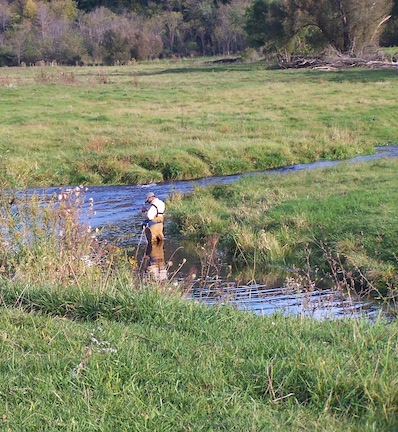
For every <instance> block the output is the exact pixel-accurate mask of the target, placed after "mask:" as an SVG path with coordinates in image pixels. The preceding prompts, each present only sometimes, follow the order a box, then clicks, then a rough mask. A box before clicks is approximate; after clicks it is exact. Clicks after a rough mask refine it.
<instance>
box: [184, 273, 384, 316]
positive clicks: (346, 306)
mask: <svg viewBox="0 0 398 432" xmlns="http://www.w3.org/2000/svg"><path fill="white" fill-rule="evenodd" d="M216 283H219V281H215V280H213V281H209V286H211V288H200V287H199V286H196V287H195V286H193V289H192V291H191V292H190V295H189V296H188V297H189V298H190V299H192V300H197V301H199V302H202V303H205V304H209V305H214V304H220V303H228V304H230V305H233V306H235V307H236V308H237V309H240V310H247V311H251V312H254V313H256V314H258V315H272V314H274V313H275V312H280V313H285V314H287V313H288V314H294V315H299V316H306V317H312V318H315V319H318V320H324V319H338V318H348V317H350V318H353V317H360V316H365V317H367V318H368V319H375V318H376V317H378V316H379V315H380V314H382V313H383V314H384V315H385V316H387V315H386V314H385V312H387V311H383V308H382V306H381V305H380V304H377V303H376V302H371V301H367V300H364V299H361V298H360V297H359V296H357V295H352V294H351V295H349V294H348V293H343V292H341V291H335V290H331V289H322V290H320V289H317V288H314V289H312V290H308V289H304V288H302V287H298V286H297V287H292V286H289V285H286V284H281V286H279V287H273V288H270V287H268V286H267V285H261V284H252V285H246V286H245V285H239V286H238V285H236V284H235V283H230V284H224V285H223V286H222V287H219V288H214V284H216Z"/></svg>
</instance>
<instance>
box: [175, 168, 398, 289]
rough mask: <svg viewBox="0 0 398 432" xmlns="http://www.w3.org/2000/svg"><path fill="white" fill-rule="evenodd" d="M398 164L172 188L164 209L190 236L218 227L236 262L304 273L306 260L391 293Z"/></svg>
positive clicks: (325, 272) (397, 237)
mask: <svg viewBox="0 0 398 432" xmlns="http://www.w3.org/2000/svg"><path fill="white" fill-rule="evenodd" d="M397 165H398V162H397V161H396V160H391V161H378V162H372V163H364V164H354V165H352V164H343V165H341V166H336V167H333V168H326V169H322V170H317V171H309V172H298V173H289V174H286V175H283V176H280V175H278V176H273V175H271V174H270V175H263V176H255V177H247V178H244V179H242V180H241V181H240V182H238V183H237V184H233V185H222V186H220V185H217V186H212V187H210V188H207V189H200V188H198V189H197V190H195V192H194V193H193V194H191V195H190V196H187V197H182V196H179V195H178V194H176V195H175V196H174V197H173V198H172V199H171V200H170V202H169V211H170V212H171V213H172V214H173V221H174V224H175V229H176V230H178V231H181V232H183V233H184V235H185V236H186V237H188V238H191V239H195V240H198V239H204V238H206V237H207V236H211V235H214V234H215V233H217V235H218V236H219V238H220V246H221V248H224V249H226V250H227V251H228V253H229V256H230V257H235V259H236V263H237V265H238V266H239V265H241V264H242V263H245V264H249V266H252V265H253V264H254V263H256V265H257V266H258V267H259V268H263V269H264V268H267V267H270V266H271V267H272V266H280V267H282V268H286V267H290V268H292V267H293V268H296V269H297V270H298V271H299V270H301V271H305V272H308V266H309V267H310V268H311V271H312V272H313V273H314V275H315V272H316V271H317V269H318V270H319V269H321V270H322V271H321V272H319V274H321V275H323V277H325V276H327V277H330V278H332V279H333V282H334V283H337V282H338V280H339V278H344V277H345V280H346V281H347V280H348V279H350V278H351V279H352V280H353V285H356V286H357V285H361V286H362V288H364V287H365V285H366V286H367V287H369V286H371V287H373V288H374V289H375V292H376V293H378V291H379V290H381V291H382V292H383V295H384V296H387V297H394V296H396V292H397V291H396V290H397V256H396V248H395V245H396V243H397V241H398V232H397V229H396V221H395V215H396V214H397V211H398V208H397V204H396V203H397V202H398V201H397V200H398V196H397V190H398V189H397V187H398V184H397V178H396V170H397ZM314 277H315V276H314ZM366 289H367V288H366ZM378 294H379V293H378Z"/></svg>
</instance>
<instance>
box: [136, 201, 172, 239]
mask: <svg viewBox="0 0 398 432" xmlns="http://www.w3.org/2000/svg"><path fill="white" fill-rule="evenodd" d="M145 203H146V204H149V209H147V208H146V206H145V205H143V206H142V209H141V210H142V212H143V213H144V212H146V217H147V218H146V220H145V221H144V222H143V224H142V226H143V228H144V229H145V237H146V240H147V243H148V245H152V243H153V242H156V243H157V244H159V243H160V242H162V241H163V240H164V234H163V215H164V211H165V207H166V206H165V203H164V202H163V201H162V200H161V199H159V198H157V197H156V196H155V194H154V193H153V192H149V193H148V195H147V196H146V201H145Z"/></svg>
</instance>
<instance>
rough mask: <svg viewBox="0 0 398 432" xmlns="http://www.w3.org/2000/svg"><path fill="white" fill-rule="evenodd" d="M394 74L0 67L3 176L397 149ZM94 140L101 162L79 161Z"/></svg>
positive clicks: (187, 170)
mask: <svg viewBox="0 0 398 432" xmlns="http://www.w3.org/2000/svg"><path fill="white" fill-rule="evenodd" d="M393 72H394V71H389V70H385V71H377V70H347V71H340V72H321V71H298V70H297V71H269V70H265V68H264V66H263V65H261V64H260V63H257V64H247V65H244V64H243V65H214V64H209V63H206V62H205V61H201V60H193V61H181V62H175V63H172V62H153V64H152V63H144V64H137V65H133V66H125V67H119V68H115V67H109V68H108V67H107V68H90V67H84V68H61V67H57V68H48V69H38V68H1V69H0V81H1V82H2V83H3V85H2V86H1V87H0V96H1V98H2V101H4V104H2V106H1V107H0V115H1V117H2V125H1V133H2V137H3V139H2V146H1V149H0V151H1V154H2V157H3V158H7V165H8V168H7V170H8V172H9V174H10V176H15V177H17V168H16V166H17V165H18V164H19V163H22V165H23V166H25V167H26V170H25V172H24V177H23V179H22V178H21V176H19V178H20V179H19V183H20V186H25V185H30V186H34V185H60V184H78V183H81V182H83V183H86V184H99V183H104V184H109V183H113V184H115V183H129V182H136V183H146V182H150V181H154V180H155V179H156V181H159V180H168V179H187V178H194V177H204V176H208V175H217V174H232V173H237V172H242V171H250V170H262V169H266V168H270V167H275V166H281V165H284V164H293V163H296V162H303V161H309V160H315V159H319V158H324V157H328V158H345V157H349V156H352V155H355V154H364V153H369V152H371V151H373V147H374V146H375V145H377V144H387V143H392V142H394V140H395V139H396V136H397V126H396V122H395V121H394V119H395V114H396V113H395V111H396V110H395V107H396V99H397V96H398V95H397V94H396V91H395V90H394V89H395V88H396V87H397V86H396V80H397V76H396V74H395V73H393ZM72 74H73V79H71V78H70V77H71V76H72ZM99 140H101V141H103V142H105V143H106V148H104V150H106V153H105V152H104V153H102V152H101V151H97V150H94V151H93V152H92V153H91V154H90V152H88V151H87V148H90V143H92V142H95V141H99ZM192 147H194V148H195V149H197V150H198V151H197V152H192V151H189V148H192ZM26 149H29V152H28V153H29V156H27V152H26ZM186 152H188V153H189V154H190V156H189V160H188V162H186V161H184V163H183V164H182V165H183V166H182V167H181V166H179V164H178V160H179V159H180V158H181V159H184V158H186V157H187V156H186ZM154 157H155V158H156V157H159V158H161V161H162V162H161V163H160V164H159V163H157V161H156V160H155V161H153V158H154ZM18 158H20V159H22V162H18V163H17V164H16V163H14V162H13V160H14V159H18ZM121 160H122V161H123V163H121ZM109 164H111V165H112V169H111V168H107V167H108V165H109ZM98 165H101V166H102V168H101V167H98ZM129 165H137V166H138V167H139V168H140V169H138V170H135V171H138V172H139V175H136V176H133V178H131V176H130V175H128V172H129ZM104 166H105V168H104Z"/></svg>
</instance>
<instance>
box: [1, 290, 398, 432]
mask: <svg viewBox="0 0 398 432" xmlns="http://www.w3.org/2000/svg"><path fill="white" fill-rule="evenodd" d="M108 288H109V289H108V290H107V291H106V292H99V291H96V290H92V289H87V288H85V289H83V290H82V289H81V288H76V287H75V288H74V287H70V289H68V290H65V289H62V288H60V289H58V290H55V289H50V290H49V289H48V288H45V287H44V288H39V287H38V288H29V287H27V286H25V287H23V286H20V287H18V286H16V285H12V286H11V285H6V286H5V285H2V288H1V297H2V304H3V307H2V308H1V310H0V322H1V326H0V354H1V355H0V359H1V360H0V371H1V375H0V376H1V378H0V380H1V386H0V395H1V398H0V413H1V416H2V419H0V422H1V423H0V428H1V429H2V430H5V431H18V432H22V431H53V430H60V431H61V430H62V431H82V430H84V431H111V430H125V431H127V430H139V431H154V430H156V431H201V430H203V431H210V430H217V431H234V430H236V431H253V430H261V431H268V430H270V431H271V430H272V431H274V430H276V431H289V432H291V431H303V430H308V431H313V430H322V431H330V432H337V431H358V430H361V431H373V430H378V431H386V432H387V431H392V430H395V428H396V427H397V426H398V413H397V403H398V400H397V397H398V393H397V388H398V386H397V384H398V382H397V376H398V369H397V368H398V362H397V357H396V349H397V333H398V327H397V322H395V323H390V324H386V323H385V322H382V321H379V322H376V323H373V324H371V323H368V322H366V321H362V320H339V321H323V322H319V321H315V320H312V319H308V318H304V319H303V318H299V317H296V318H294V317H285V316H282V315H275V316H270V317H265V318H264V317H258V316H255V315H253V314H250V313H248V312H247V313H246V312H239V311H234V310H233V309H231V308H229V307H227V306H219V307H211V308H210V307H206V306H203V305H199V304H195V303H193V302H187V301H183V300H181V299H179V298H178V296H176V295H174V294H167V292H165V291H163V292H162V293H159V292H157V291H156V290H153V289H141V290H131V289H130V288H128V287H124V288H122V287H119V288H116V287H115V286H113V288H112V286H109V287H108ZM32 310H35V311H36V312H32ZM99 311H102V312H99Z"/></svg>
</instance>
